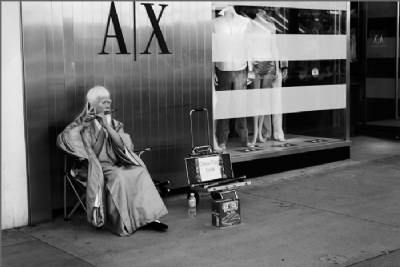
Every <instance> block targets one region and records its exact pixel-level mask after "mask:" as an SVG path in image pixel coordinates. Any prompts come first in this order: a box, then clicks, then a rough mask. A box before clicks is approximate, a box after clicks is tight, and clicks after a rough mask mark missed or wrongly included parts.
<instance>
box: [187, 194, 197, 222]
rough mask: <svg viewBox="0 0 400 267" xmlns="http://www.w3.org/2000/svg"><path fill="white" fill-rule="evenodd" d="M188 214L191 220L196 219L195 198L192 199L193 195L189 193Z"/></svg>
mask: <svg viewBox="0 0 400 267" xmlns="http://www.w3.org/2000/svg"><path fill="white" fill-rule="evenodd" d="M188 214H189V216H190V217H192V218H194V217H196V198H195V197H194V193H190V197H189V199H188Z"/></svg>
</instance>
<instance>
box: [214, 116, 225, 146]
mask: <svg viewBox="0 0 400 267" xmlns="http://www.w3.org/2000/svg"><path fill="white" fill-rule="evenodd" d="M213 149H214V151H217V152H221V151H222V150H223V149H222V148H220V147H219V146H218V141H217V122H216V121H215V120H214V121H213Z"/></svg>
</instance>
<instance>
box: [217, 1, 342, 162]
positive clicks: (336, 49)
mask: <svg viewBox="0 0 400 267" xmlns="http://www.w3.org/2000/svg"><path fill="white" fill-rule="evenodd" d="M212 24H213V34H212V60H213V92H214V94H213V100H214V101H213V102H214V106H213V111H214V112H213V116H214V133H215V136H214V139H215V140H214V141H215V142H214V148H215V150H221V149H223V150H225V149H226V150H228V151H230V152H232V153H233V154H237V153H247V152H251V153H253V152H254V153H264V152H270V151H275V150H276V149H288V148H293V147H306V146H314V145H315V143H318V144H321V143H329V142H338V141H343V140H345V139H346V54H347V50H346V49H347V47H346V4H345V3H344V2H343V3H341V2H337V3H334V2H324V3H316V2H313V3H307V2H299V3H293V2H290V3H289V2H287V3H285V2H272V3H268V4H266V5H262V3H261V2H259V3H257V2H251V3H250V2H249V3H248V4H246V2H241V3H240V4H239V3H235V2H232V3H222V2H215V3H213V21H212Z"/></svg>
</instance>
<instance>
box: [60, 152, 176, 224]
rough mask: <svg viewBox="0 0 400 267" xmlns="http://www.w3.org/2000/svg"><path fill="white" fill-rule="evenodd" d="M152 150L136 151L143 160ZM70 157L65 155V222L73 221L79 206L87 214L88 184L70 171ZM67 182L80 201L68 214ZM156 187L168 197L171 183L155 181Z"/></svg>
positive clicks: (161, 193)
mask: <svg viewBox="0 0 400 267" xmlns="http://www.w3.org/2000/svg"><path fill="white" fill-rule="evenodd" d="M150 151H151V148H145V149H142V150H137V151H134V152H135V154H136V155H138V156H139V158H141V156H142V155H143V153H145V152H150ZM68 157H70V156H68V155H65V157H64V220H65V221H68V220H70V219H71V217H72V215H73V214H74V213H75V212H76V210H77V209H78V208H79V206H82V207H83V209H84V210H85V212H86V213H87V209H86V204H85V203H84V201H85V198H86V182H83V181H80V180H79V179H78V178H77V177H76V175H75V174H73V172H72V170H71V169H69V170H68V166H67V165H68V162H67V161H68V160H67V158H68ZM74 160H75V161H79V159H77V158H74ZM67 181H68V183H69V185H70V186H71V188H72V190H73V191H74V194H75V197H76V198H77V199H78V201H77V202H76V203H75V205H74V207H73V208H72V210H71V211H70V212H69V213H68V212H67ZM153 182H154V185H155V186H156V187H157V188H158V189H159V193H160V195H161V196H162V197H164V196H166V195H167V194H168V193H169V192H170V189H169V188H167V187H168V186H169V185H170V184H171V183H170V181H165V182H159V181H157V180H153ZM74 183H76V184H77V185H79V187H81V189H82V190H83V193H82V194H79V193H78V190H77V186H75V185H74Z"/></svg>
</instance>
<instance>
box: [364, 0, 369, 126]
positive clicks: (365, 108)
mask: <svg viewBox="0 0 400 267" xmlns="http://www.w3.org/2000/svg"><path fill="white" fill-rule="evenodd" d="M364 12H365V20H364V24H365V25H364V36H365V39H364V40H363V41H364V47H365V49H364V58H365V59H364V88H363V89H364V90H363V91H364V104H363V111H364V116H363V125H366V123H367V119H368V118H367V76H368V74H367V72H368V60H367V40H368V36H367V35H368V2H365V9H364Z"/></svg>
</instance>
